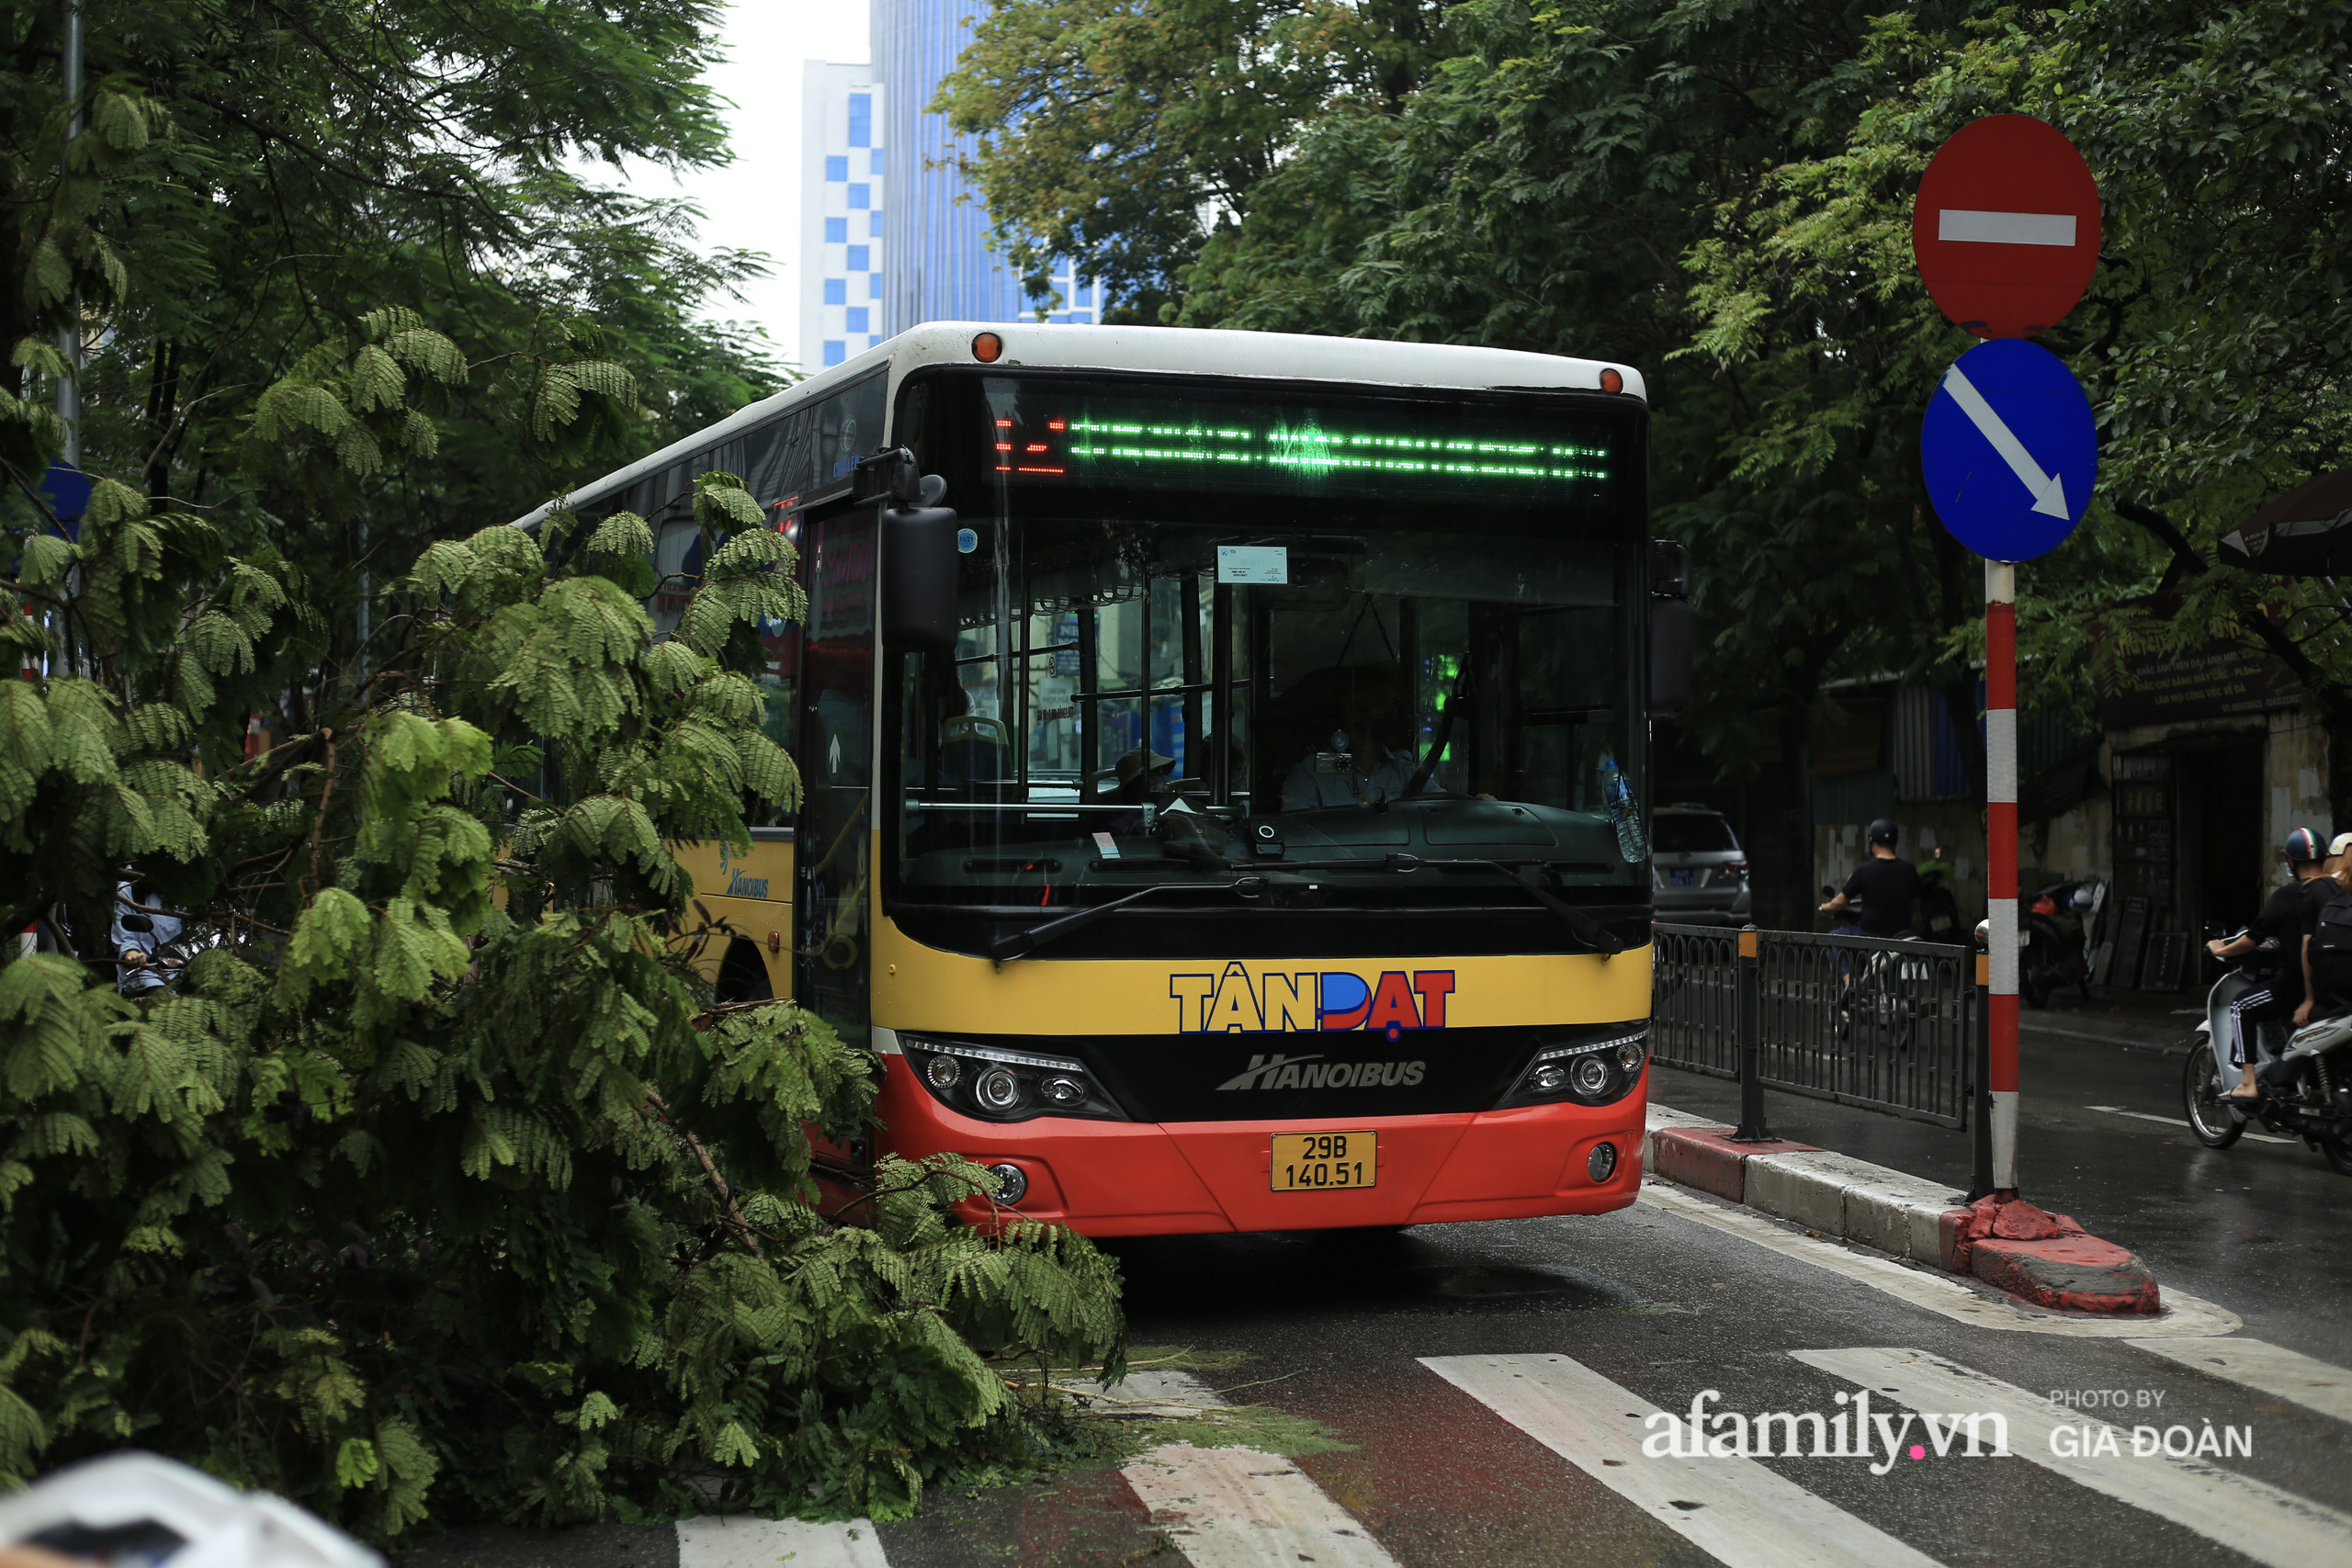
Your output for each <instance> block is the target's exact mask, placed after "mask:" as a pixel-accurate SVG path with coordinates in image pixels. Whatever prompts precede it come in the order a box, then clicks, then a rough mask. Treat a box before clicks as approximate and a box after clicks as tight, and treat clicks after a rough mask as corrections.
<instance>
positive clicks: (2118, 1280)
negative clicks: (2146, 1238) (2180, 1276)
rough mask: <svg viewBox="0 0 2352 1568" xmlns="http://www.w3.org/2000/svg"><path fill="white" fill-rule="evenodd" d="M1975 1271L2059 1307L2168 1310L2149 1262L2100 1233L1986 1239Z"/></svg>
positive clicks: (1972, 1264) (1972, 1266)
mask: <svg viewBox="0 0 2352 1568" xmlns="http://www.w3.org/2000/svg"><path fill="white" fill-rule="evenodd" d="M1968 1267H1969V1272H1971V1273H1972V1274H1973V1275H1975V1277H1976V1278H1977V1279H1979V1280H1984V1281H1985V1283H1986V1284H1988V1285H1991V1286H1993V1287H1994V1288H1996V1290H2003V1291H2007V1292H2009V1293H2010V1294H2011V1295H2013V1296H2018V1297H2021V1298H2023V1299H2024V1300H2026V1301H2029V1302H2031V1303H2033V1304H2034V1305H2036V1306H2041V1307H2048V1308H2051V1309H2052V1310H2053V1311H2056V1312H2098V1313H2153V1312H2159V1311H2162V1310H2163V1305H2164V1303H2163V1301H2162V1299H2161V1297H2160V1296H2159V1294H2158V1292H2157V1291H2156V1282H2155V1280H2154V1279H2152V1278H2151V1277H2150V1276H2149V1274H2148V1269H2147V1266H2146V1265H2145V1264H2143V1263H2142V1262H2141V1261H2140V1259H2139V1258H2137V1257H2135V1256H2133V1255H2132V1254H2131V1253H2130V1252H2128V1251H2126V1250H2125V1249H2124V1248H2122V1247H2118V1246H2116V1245H2115V1244H2114V1243H2113V1242H2111V1241H2101V1240H2099V1239H2098V1237H2097V1236H2095V1235H2074V1236H2064V1237H2059V1238H2057V1239H2054V1240H2051V1241H1980V1242H1978V1243H1977V1244H1976V1245H1975V1246H1974V1247H1973V1248H1972V1249H1971V1250H1970V1254H1969V1259H1968Z"/></svg>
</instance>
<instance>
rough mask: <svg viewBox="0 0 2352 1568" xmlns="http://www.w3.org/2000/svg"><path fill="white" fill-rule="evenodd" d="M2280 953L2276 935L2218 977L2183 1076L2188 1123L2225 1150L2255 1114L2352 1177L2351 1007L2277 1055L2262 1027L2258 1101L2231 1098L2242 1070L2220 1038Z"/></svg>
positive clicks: (2315, 1023) (2306, 1030)
mask: <svg viewBox="0 0 2352 1568" xmlns="http://www.w3.org/2000/svg"><path fill="white" fill-rule="evenodd" d="M2232 940H2235V939H2234V938H2233V939H2232ZM2282 958H2283V954H2282V953H2281V952H2280V949H2279V945H2278V940H2277V939H2276V938H2272V939H2270V940H2267V941H2266V942H2263V943H2262V944H2261V945H2260V946H2259V947H2256V949H2255V950H2254V952H2253V953H2249V954H2247V955H2246V959H2245V960H2241V961H2239V962H2237V963H2234V964H2232V965H2231V967H2230V968H2229V969H2228V970H2227V971H2226V972H2225V973H2224V974H2223V975H2222V977H2221V978H2220V979H2219V980H2216V981H2215V982H2213V989H2212V990H2211V992H2210V993H2209V994H2208V995H2207V997H2206V998H2205V1019H2204V1021H2203V1022H2201V1023H2199V1025H2198V1026H2197V1033H2196V1037H2195V1039H2194V1040H2193V1041H2192V1042H2191V1043H2190V1048H2189V1052H2188V1068H2187V1070H2186V1071H2185V1072H2184V1073H2183V1075H2182V1077H2181V1100H2182V1103H2183V1105H2184V1107H2185V1108H2186V1109H2187V1111H2188V1130H2189V1131H2190V1132H2191V1133H2193V1134H2196V1136H2197V1141H2198V1142H2199V1143H2200V1144H2202V1145H2205V1146H2206V1147H2207V1148H2209V1149H2226V1148H2228V1147H2229V1146H2230V1145H2232V1144H2234V1143H2236V1142H2237V1141H2238V1139H2239V1138H2240V1137H2242V1136H2243V1135H2244V1134H2245V1128H2246V1122H2247V1121H2248V1120H2249V1119H2251V1120H2253V1121H2257V1122H2261V1123H2262V1124H2263V1125H2264V1126H2265V1127H2267V1128H2269V1129H2270V1130H2271V1131H2272V1132H2274V1133H2278V1134H2285V1135H2287V1136H2290V1137H2299V1138H2301V1139H2302V1140H2303V1142H2305V1143H2306V1144H2309V1145H2311V1146H2312V1148H2314V1149H2317V1150H2318V1151H2319V1152H2320V1153H2321V1154H2323V1155H2324V1156H2326V1157H2327V1163H2328V1164H2329V1165H2331V1166H2334V1167H2335V1168H2336V1169H2337V1170H2339V1171H2342V1172H2344V1173H2345V1174H2346V1175H2347V1176H2352V1052H2347V1051H2346V1050H2345V1049H2344V1048H2345V1047H2346V1045H2352V1011H2346V1012H2338V1013H2333V1014H2331V1015H2329V1016H2328V1017H2325V1018H2319V1019H2314V1020H2312V1021H2311V1022H2309V1023H2307V1024H2305V1025H2303V1027H2302V1028H2301V1029H2298V1030H2296V1031H2295V1032H2294V1033H2293V1034H2292V1035H2291V1036H2290V1037H2289V1038H2288V1041H2287V1043H2286V1046H2285V1048H2284V1050H2283V1051H2281V1052H2280V1053H2279V1054H2278V1055H2277V1056H2275V1057H2274V1056H2272V1055H2270V1054H2269V1053H2268V1052H2267V1051H2265V1050H2264V1049H2262V1041H2261V1039H2260V1035H2261V1034H2263V1033H2265V1032H2266V1031H2261V1030H2257V1031H2256V1036H2257V1038H2256V1042H2255V1045H2256V1051H2255V1060H2256V1069H2255V1075H2254V1081H2255V1084H2256V1089H2258V1090H2259V1093H2258V1094H2257V1095H2256V1098H2254V1099H2252V1100H2233V1099H2231V1098H2230V1090H2231V1089H2232V1088H2233V1087H2234V1081H2235V1077H2236V1074H2235V1073H2234V1072H2233V1069H2232V1068H2231V1067H2230V1066H2229V1064H2228V1062H2227V1060H2226V1052H2227V1047H2226V1046H2225V1045H2223V1044H2222V1042H2224V1041H2226V1040H2227V1039H2228V1038H2229V1029H2230V1004H2231V1003H2232V1002H2233V1001H2235V1000H2237V999H2238V998H2240V997H2242V996H2244V995H2245V993H2246V992H2248V991H2250V990H2252V989H2254V988H2255V987H2256V986H2259V985H2261V984H2262V983H2263V980H2262V976H2261V973H2260V969H2263V968H2268V969H2275V968H2276V967H2277V966H2278V964H2279V963H2280V962H2281V961H2282ZM2257 966H2260V967H2259V968H2257Z"/></svg>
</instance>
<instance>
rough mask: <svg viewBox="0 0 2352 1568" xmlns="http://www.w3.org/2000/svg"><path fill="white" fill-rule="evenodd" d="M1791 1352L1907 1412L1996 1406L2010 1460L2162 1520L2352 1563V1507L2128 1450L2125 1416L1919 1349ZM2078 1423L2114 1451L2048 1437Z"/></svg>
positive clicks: (2290, 1553)
mask: <svg viewBox="0 0 2352 1568" xmlns="http://www.w3.org/2000/svg"><path fill="white" fill-rule="evenodd" d="M1789 1354H1790V1355H1791V1356H1792V1357H1794V1358H1796V1359H1798V1360H1800V1361H1803V1362H1804V1363H1805V1365H1807V1366H1809V1367H1818V1368H1820V1369H1821V1370H1822V1371H1826V1372H1828V1373H1831V1374H1832V1375H1834V1376H1837V1377H1841V1378H1844V1379H1845V1380H1846V1381H1847V1382H1851V1383H1855V1384H1858V1385H1859V1386H1860V1387H1863V1388H1867V1389H1869V1390H1870V1391H1871V1393H1873V1394H1881V1393H1883V1394H1887V1395H1890V1396H1892V1397H1893V1398H1894V1399H1896V1400H1898V1401H1900V1402H1901V1403H1903V1404H1907V1405H1909V1406H1910V1407H1911V1408H1912V1409H1914V1410H1931V1411H1936V1412H1939V1413H1940V1412H1945V1411H1954V1410H1962V1411H1970V1412H1983V1413H1985V1414H1987V1415H1989V1414H1992V1413H1994V1412H1998V1413H1999V1414H2000V1415H2001V1416H2003V1417H2004V1418H2005V1419H2006V1420H2007V1423H2008V1427H2009V1451H2010V1452H2011V1453H2012V1454H2014V1455H2016V1456H2017V1457H2018V1458H2019V1459H2022V1460H2027V1461H2031V1462H2032V1463H2034V1464H2038V1465H2040V1466H2041V1468H2042V1469H2044V1470H2048V1471H2053V1472H2056V1473H2058V1474H2060V1475H2063V1476H2064V1477H2066V1479H2068V1480H2069V1481H2074V1482H2078V1483H2081V1484H2083V1485H2085V1486H2087V1487H2089V1488H2090V1489H2091V1490H2092V1491H2094V1492H2102V1493H2105V1494H2106V1495H2108V1496H2109V1497H2112V1498H2114V1499H2115V1500H2116V1501H2118V1502H2120V1503H2126V1504H2129V1505H2130V1506H2132V1507H2135V1508H2139V1509H2143V1510H2144V1511H2145V1512H2148V1513H2151V1514H2154V1515H2156V1516H2157V1517H2160V1518H2166V1519H2170V1520H2171V1521H2172V1522H2173V1523H2175V1524H2177V1525H2178V1526H2180V1527H2181V1528H2182V1529H2187V1530H2190V1531H2192V1532H2194V1533H2196V1534H2198V1535H2201V1536H2203V1537H2204V1538H2205V1539H2206V1540H2211V1541H2218V1542H2220V1543H2221V1544H2222V1545H2223V1546H2226V1547H2229V1548H2231V1549H2232V1550H2233V1551H2242V1552H2244V1553H2245V1555H2247V1556H2248V1557H2251V1558H2253V1559H2254V1560H2255V1561H2256V1562H2267V1563H2270V1564H2272V1565H2273V1568H2352V1514H2340V1513H2337V1512H2336V1511H2335V1509H2333V1508H2330V1507H2325V1506H2322V1505H2320V1504H2318V1503H2314V1502H2312V1501H2310V1500H2309V1499H2308V1498H2303V1497H2298V1496H2296V1495H2294V1494H2293V1493H2291V1492H2282V1491H2280V1490H2279V1489H2278V1487H2276V1486H2271V1485H2267V1484H2266V1483H2263V1482H2259V1481H2255V1480H2252V1479H2249V1478H2248V1477H2246V1476H2244V1475H2240V1474H2239V1473H2237V1472H2235V1471H2233V1470H2224V1469H2222V1467H2221V1466H2220V1465H2217V1464H2208V1463H2206V1462H2205V1461H2202V1460H2197V1459H2177V1458H2170V1457H2167V1456H2165V1455H2163V1454H2155V1455H2151V1456H2146V1457H2143V1456H2140V1455H2136V1454H2134V1453H2133V1452H2132V1451H2131V1441H2130V1438H2131V1433H2130V1430H2129V1427H2131V1425H2132V1423H2130V1422H2125V1421H2115V1422H2107V1421H2102V1420H2101V1419H2100V1418H2099V1417H2098V1416H2091V1415H2088V1414H2086V1412H2083V1411H2080V1410H2069V1409H2068V1408H2066V1406H2064V1405H2063V1404H2052V1402H2050V1401H2049V1400H2046V1399H2041V1398H2037V1397H2036V1396H2034V1395H2033V1394H2030V1393H2026V1391H2025V1390H2023V1389H2021V1388H2018V1387H2017V1386H2015V1385H2014V1384H2011V1383H2006V1382H2001V1380H2000V1379H1998V1378H1993V1377H1987V1376H1985V1374H1984V1373H1983V1372H1980V1371H1975V1370H1974V1369H1973V1368H1970V1367H1963V1366H1960V1365H1958V1364H1957V1363H1955V1362H1951V1361H1947V1360H1945V1359H1943V1358H1942V1357H1940V1356H1931V1355H1929V1354H1928V1352H1927V1351H1925V1350H1902V1349H1883V1350H1882V1349H1856V1350H1792V1351H1790V1352H1789ZM2151 1419H2156V1417H2154V1416H2151ZM2140 1424H2141V1425H2145V1423H2140ZM2158 1424H2159V1426H2160V1427H2161V1426H2162V1425H2163V1423H2162V1422H2161V1421H2159V1423H2158ZM2174 1425H2178V1423H2174ZM2086 1426H2087V1427H2091V1428H2093V1429H2094V1430H2096V1429H2097V1428H2098V1427H2102V1426H2113V1427H2120V1428H2122V1429H2123V1430H2122V1433H2121V1436H2120V1439H2119V1443H2120V1448H2121V1450H2122V1451H2121V1452H2120V1453H2115V1454H2104V1453H2103V1454H2100V1455H2098V1456H2097V1457H2096V1458H2087V1459H2086V1458H2073V1457H2068V1456H2066V1455H2064V1454H2061V1453H2058V1452H2055V1451H2053V1444H2052V1438H2053V1436H2054V1434H2055V1433H2056V1432H2057V1430H2058V1428H2059V1427H2073V1428H2075V1431H2076V1432H2078V1433H2079V1432H2080V1431H2081V1430H2082V1429H2083V1428H2084V1427H2086Z"/></svg>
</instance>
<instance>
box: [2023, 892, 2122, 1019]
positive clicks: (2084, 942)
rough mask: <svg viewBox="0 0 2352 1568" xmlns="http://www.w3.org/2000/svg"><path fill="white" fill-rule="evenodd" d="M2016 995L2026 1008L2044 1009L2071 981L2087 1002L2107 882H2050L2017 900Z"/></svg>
mask: <svg viewBox="0 0 2352 1568" xmlns="http://www.w3.org/2000/svg"><path fill="white" fill-rule="evenodd" d="M2021 902H2022V904H2023V906H2024V907H2023V908H2021V909H2020V910H2019V911H2018V914H2019V917H2020V918H2019V921H2018V925H2019V930H2020V932H2021V934H2022V935H2023V936H2024V938H2025V944H2024V951H2023V952H2021V953H2018V994H2019V995H2021V996H2023V997H2024V998H2025V1000H2026V1005H2027V1006H2029V1007H2032V1008H2046V1007H2048V1006H2049V1005H2050V998H2051V995H2052V992H2054V991H2055V990H2056V989H2057V987H2060V986H2063V985H2066V984H2068V983H2069V982H2071V983H2072V984H2073V985H2074V986H2075V987H2076V988H2077V989H2078V990H2080V991H2081V992H2082V998H2083V1000H2085V1001H2086V1002H2087V1001H2089V1000H2090V999H2091V968H2092V965H2093V964H2094V962H2095V960H2096V958H2097V954H2098V942H2099V928H2100V926H2101V925H2102V924H2103V923H2104V920H2105V917H2106V913H2107V884H2106V883H2104V882H2100V881H2098V880H2097V879H2096V878H2090V879H2083V880H2076V881H2072V882H2053V883H2052V884H2050V885H2049V886H2046V887H2043V888H2041V889H2040V890H2039V891H2037V892H2036V893H2035V894H2034V895H2033V896H2032V897H2030V898H2027V899H2024V900H2021Z"/></svg>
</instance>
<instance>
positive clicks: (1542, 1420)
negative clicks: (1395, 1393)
mask: <svg viewBox="0 0 2352 1568" xmlns="http://www.w3.org/2000/svg"><path fill="white" fill-rule="evenodd" d="M1421 1365H1423V1366H1425V1367H1427V1368H1429V1369H1430V1371H1433V1372H1435V1373H1437V1375H1438V1376H1440V1377H1442V1378H1443V1379H1445V1381H1446V1382H1450V1383H1452V1384H1453V1386H1454V1387H1456V1388H1458V1389H1460V1390H1461V1391H1462V1392H1463V1393H1466V1394H1468V1395H1469V1396H1470V1397H1471V1398H1473V1399H1475V1400H1476V1401H1477V1402H1478V1403H1479V1404H1483V1405H1485V1406H1486V1407H1487V1409H1489V1410H1491V1411H1493V1412H1494V1413H1495V1414H1496V1415H1498V1416H1501V1417H1502V1418H1503V1419H1504V1420H1506V1421H1508V1422H1510V1424H1511V1425H1512V1426H1514V1427H1518V1428H1519V1429H1520V1430H1521V1431H1522V1432H1525V1433H1526V1434H1527V1435H1528V1436H1529V1437H1531V1438H1534V1439H1535V1440H1536V1441H1537V1442H1539V1443H1542V1444H1543V1445H1544V1447H1545V1448H1547V1449H1550V1450H1552V1451H1553V1452H1554V1453H1556V1454H1558V1455H1559V1456H1560V1457H1561V1458H1562V1459H1565V1460H1566V1461H1568V1462H1569V1463H1570V1464H1573V1465H1575V1466H1576V1467H1577V1469H1578V1470H1581V1471H1583V1472H1585V1473H1586V1474H1587V1475H1589V1476H1591V1477H1592V1478H1593V1479H1594V1480H1595V1481H1598V1482H1600V1483H1601V1484H1602V1485H1604V1486H1606V1487H1608V1488H1609V1489H1610V1490H1611V1491H1612V1492H1614V1493H1616V1494H1617V1495H1619V1496H1620V1497H1623V1498H1624V1499H1625V1500H1626V1501H1627V1502H1629V1503H1631V1504H1633V1505H1634V1506H1635V1507H1637V1508H1639V1509H1641V1510H1642V1511H1643V1512H1644V1513H1645V1514H1647V1515H1649V1516H1650V1517H1652V1518H1654V1519H1656V1520H1657V1522H1658V1523H1660V1524H1662V1525H1664V1526H1666V1527H1667V1528H1668V1529H1670V1530H1672V1531H1674V1532H1675V1533H1676V1534H1677V1535H1679V1536H1681V1537H1682V1538H1683V1539H1684V1540H1688V1541H1690V1542H1691V1544H1692V1545H1694V1546H1696V1547H1698V1548H1700V1549H1701V1550H1702V1551H1706V1552H1709V1553H1711V1554H1712V1555H1713V1556H1714V1557H1716V1558H1718V1559H1720V1560H1721V1561H1723V1562H1729V1563H1736V1564H1739V1565H1740V1568H1781V1565H1784V1564H1785V1565H1787V1568H1797V1565H1799V1564H1803V1565H1804V1568H1832V1565H1838V1564H1851V1565H1852V1568H1882V1565H1885V1568H1928V1565H1931V1564H1933V1563H1934V1562H1935V1559H1934V1558H1932V1557H1928V1556H1924V1555H1922V1554H1921V1553H1919V1552H1917V1551H1913V1550H1912V1549H1911V1548H1910V1547H1908V1546H1905V1545H1904V1544H1903V1542H1901V1541H1899V1540H1895V1539H1894V1537H1893V1536H1891V1535H1888V1534H1887V1533H1885V1532H1884V1531H1883V1530H1881V1529H1878V1528H1876V1527H1875V1526H1873V1525H1870V1524H1866V1523H1864V1522H1863V1521H1862V1520H1860V1519H1858V1518H1856V1517H1854V1516H1853V1515H1851V1514H1849V1513H1847V1512H1846V1511H1845V1510H1844V1509H1843V1508H1840V1507H1838V1506H1835V1505H1834V1504H1830V1503H1826V1502H1824V1501H1823V1500H1822V1499H1821V1498H1819V1497H1816V1496H1815V1495H1813V1494H1812V1493H1810V1492H1808V1491H1806V1490H1805V1489H1804V1487H1802V1486H1799V1485H1798V1484H1797V1483H1795V1482H1793V1481H1790V1480H1788V1479H1786V1478H1785V1477H1782V1476H1781V1475H1779V1474H1776V1473H1775V1472H1772V1471H1770V1470H1768V1469H1766V1468H1765V1467H1764V1466H1762V1465H1760V1464H1758V1463H1757V1462H1756V1461H1754V1460H1750V1459H1730V1458H1724V1459H1715V1458H1708V1459H1699V1460H1691V1459H1672V1458H1664V1457H1660V1458H1651V1457H1649V1456H1647V1455H1645V1454H1644V1453H1643V1451H1642V1440H1643V1438H1645V1436H1648V1435H1650V1434H1652V1433H1655V1432H1656V1431H1657V1430H1658V1428H1657V1427H1650V1426H1646V1425H1645V1423H1646V1422H1647V1421H1648V1420H1649V1418H1650V1417H1651V1416H1656V1415H1658V1414H1660V1412H1659V1410H1658V1408H1657V1405H1655V1404H1651V1403H1650V1402H1649V1401H1648V1400H1646V1399H1643V1398H1641V1397H1639V1396H1638V1395H1635V1394H1633V1393H1627V1392H1626V1391H1625V1390H1624V1389H1623V1388H1620V1387H1619V1386H1617V1384H1615V1383H1613V1382H1610V1381H1609V1380H1608V1379H1607V1378H1604V1377H1602V1376H1601V1375H1600V1373H1599V1372H1596V1371H1593V1370H1592V1369H1591V1368H1589V1367H1587V1366H1583V1365H1581V1364H1580V1363H1578V1362H1576V1361H1572V1360H1570V1359H1568V1358H1566V1356H1542V1355H1528V1356H1424V1357H1422V1358H1421Z"/></svg>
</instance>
